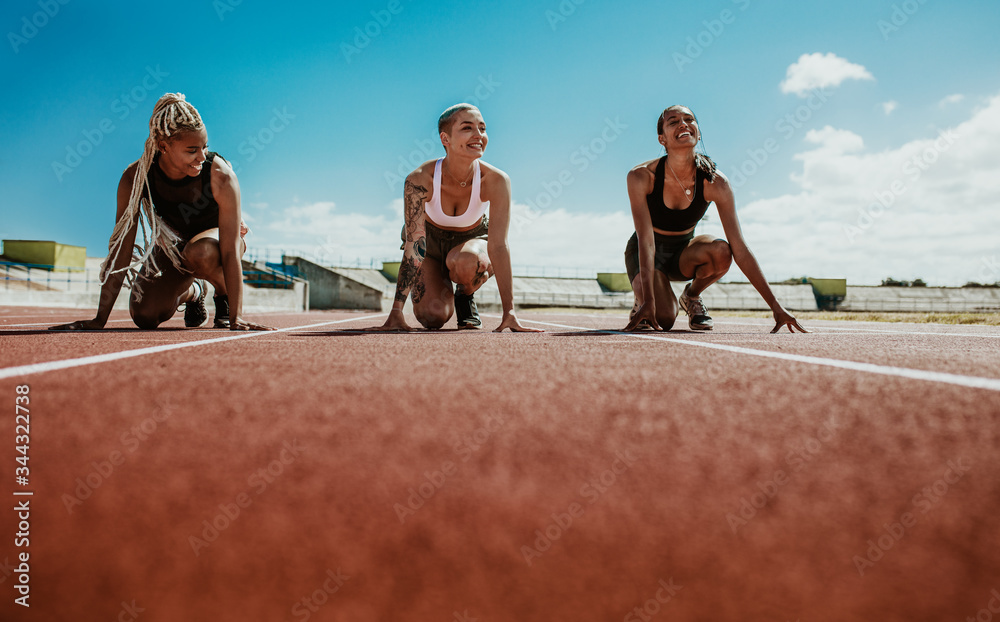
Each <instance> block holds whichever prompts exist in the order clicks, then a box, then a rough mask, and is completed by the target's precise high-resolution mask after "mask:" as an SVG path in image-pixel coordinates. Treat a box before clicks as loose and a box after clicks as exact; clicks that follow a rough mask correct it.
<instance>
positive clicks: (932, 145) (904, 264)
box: [710, 95, 1000, 285]
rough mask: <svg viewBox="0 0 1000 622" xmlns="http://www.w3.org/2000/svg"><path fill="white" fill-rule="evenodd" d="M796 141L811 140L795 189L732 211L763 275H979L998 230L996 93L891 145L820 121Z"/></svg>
mask: <svg viewBox="0 0 1000 622" xmlns="http://www.w3.org/2000/svg"><path fill="white" fill-rule="evenodd" d="M806 140H807V142H808V143H810V144H811V145H812V146H815V148H812V149H809V150H807V151H804V152H802V153H799V154H797V155H796V156H795V159H796V160H797V161H799V162H801V163H802V172H801V174H797V175H793V176H792V179H793V181H794V182H796V183H797V184H798V186H799V189H798V190H797V191H796V192H795V193H792V194H788V195H784V196H777V197H773V198H765V199H761V200H756V201H753V202H751V203H749V204H747V205H745V206H744V207H742V208H741V209H740V219H741V222H742V224H743V231H744V235H745V236H746V239H747V241H748V243H749V244H750V247H751V248H752V249H753V251H754V253H755V254H756V256H757V258H758V259H759V261H760V263H761V266H762V267H763V270H764V274H765V275H767V276H768V278H770V279H783V278H787V277H790V276H801V275H808V276H814V277H842V278H843V277H846V278H847V279H848V282H851V283H856V284H877V283H879V282H880V281H881V280H882V279H883V278H885V277H888V276H893V277H895V278H901V279H908V280H912V279H914V278H918V277H919V278H923V279H924V280H926V281H928V282H929V283H931V284H938V285H962V284H964V283H965V282H967V281H979V280H984V277H983V275H982V274H981V272H982V271H983V266H984V265H985V264H984V262H985V261H986V260H988V259H989V258H991V257H995V256H996V255H997V246H998V245H997V233H996V232H997V231H1000V209H997V207H998V206H1000V176H998V175H996V172H995V162H997V161H998V159H1000V95H998V96H995V97H994V98H992V100H990V101H989V102H988V104H987V105H986V106H985V107H983V108H981V109H978V110H976V111H975V112H974V113H973V114H972V116H971V118H970V119H969V120H967V121H965V122H964V123H961V124H959V125H957V126H956V127H952V128H946V129H944V130H942V131H941V133H940V134H937V135H935V134H928V135H925V136H923V137H921V138H917V139H914V140H911V141H909V142H907V143H905V144H903V145H900V146H899V147H897V148H893V149H887V150H884V151H880V152H868V151H866V150H865V149H864V147H863V141H862V139H861V137H860V136H857V135H856V134H853V133H852V132H847V131H844V130H836V129H834V128H830V127H826V128H823V129H822V130H815V131H812V132H809V133H808V134H807V136H806ZM737 199H739V197H737ZM716 220H717V219H716ZM710 228H714V229H715V230H718V231H719V232H721V228H720V227H719V225H718V224H717V222H713V223H712V225H711V227H710ZM715 230H712V231H711V232H713V233H715V232H716V231H715ZM736 274H737V275H738V273H736ZM987 277H990V278H988V279H986V280H990V281H995V280H997V279H1000V275H996V276H991V275H987Z"/></svg>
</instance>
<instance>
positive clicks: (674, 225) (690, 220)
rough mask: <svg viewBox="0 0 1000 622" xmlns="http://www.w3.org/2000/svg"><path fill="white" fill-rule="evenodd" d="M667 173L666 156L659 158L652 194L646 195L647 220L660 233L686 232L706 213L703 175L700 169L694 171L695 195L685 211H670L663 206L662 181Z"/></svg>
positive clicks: (706, 203) (706, 202) (706, 205)
mask: <svg viewBox="0 0 1000 622" xmlns="http://www.w3.org/2000/svg"><path fill="white" fill-rule="evenodd" d="M666 173H667V156H663V157H662V158H660V161H659V163H657V165H656V176H655V178H654V180H653V192H652V193H651V194H648V195H646V205H647V206H648V207H649V219H650V220H651V221H652V222H653V226H654V227H655V228H657V229H660V230H661V231H687V230H688V229H690V228H691V227H693V226H695V225H696V224H698V221H699V220H701V218H702V216H704V215H705V212H706V211H708V201H706V200H705V192H704V190H705V188H704V186H705V174H704V173H702V172H701V169H698V168H696V169H695V182H694V186H695V193H694V200H693V201H691V205H689V206H687V208H685V209H670V208H669V207H667V206H666V205H664V204H663V180H664V178H665V176H666Z"/></svg>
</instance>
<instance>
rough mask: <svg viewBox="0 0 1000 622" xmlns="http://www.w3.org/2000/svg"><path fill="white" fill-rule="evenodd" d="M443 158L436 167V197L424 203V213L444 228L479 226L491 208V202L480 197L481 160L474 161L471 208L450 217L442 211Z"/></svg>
mask: <svg viewBox="0 0 1000 622" xmlns="http://www.w3.org/2000/svg"><path fill="white" fill-rule="evenodd" d="M442 160H444V158H441V159H440V160H438V161H437V164H435V165H434V191H433V192H434V197H433V198H432V199H431V200H430V201H428V202H426V203H424V213H425V214H427V217H428V218H429V219H430V221H431V222H432V223H434V224H436V225H440V226H442V227H454V228H456V229H460V228H467V227H473V226H475V225H477V224H479V221H480V220H482V218H483V216H484V215H485V214H486V210H487V209H489V207H490V202H489V201H486V202H483V200H482V198H481V197H480V188H481V185H482V184H481V182H482V176H481V174H480V171H479V160H473V161H472V168H473V171H474V172H473V174H472V197H470V198H469V208H468V209H466V210H465V212H464V213H462V214H459V215H458V216H449V215H448V214H445V213H444V210H443V209H441V161H442Z"/></svg>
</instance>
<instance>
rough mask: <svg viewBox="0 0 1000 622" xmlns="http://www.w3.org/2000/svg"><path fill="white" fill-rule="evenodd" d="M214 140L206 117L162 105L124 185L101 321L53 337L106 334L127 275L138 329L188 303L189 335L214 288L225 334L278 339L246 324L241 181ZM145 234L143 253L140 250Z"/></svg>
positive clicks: (179, 105)
mask: <svg viewBox="0 0 1000 622" xmlns="http://www.w3.org/2000/svg"><path fill="white" fill-rule="evenodd" d="M207 137H208V134H207V133H206V130H205V124H204V123H203V122H202V120H201V116H200V115H199V114H198V111H197V110H196V109H195V108H194V106H192V105H191V104H190V103H188V102H187V101H186V100H185V98H184V95H182V94H180V93H167V94H166V95H164V96H163V97H161V98H160V99H159V101H157V102H156V106H155V107H154V108H153V116H152V117H151V118H150V120H149V137H148V138H147V139H146V146H145V150H144V151H143V154H142V157H141V158H140V159H139V160H138V161H137V162H133V163H132V164H131V165H130V166H129V167H128V168H127V169H125V172H124V173H123V174H122V177H121V181H120V182H119V184H118V215H117V217H116V221H115V228H114V231H113V232H112V234H111V241H110V243H109V245H108V257H107V259H105V261H104V264H103V265H102V266H101V298H100V302H99V304H98V309H97V316H96V317H95V318H94V319H92V320H79V321H76V322H71V323H69V324H62V325H60V326H53V327H52V329H53V330H99V329H101V328H104V326H105V324H106V323H107V321H108V316H109V315H110V314H111V309H112V307H113V306H114V303H115V300H116V299H117V298H118V292H119V291H120V290H121V287H122V282H123V281H124V280H125V278H126V276H127V275H129V274H132V275H133V276H132V279H131V281H132V296H131V298H130V301H129V312H130V313H131V315H132V320H133V321H134V322H135V324H136V326H138V327H139V328H145V329H152V328H156V327H157V326H159V325H160V324H162V323H163V322H165V321H167V320H169V319H170V318H171V317H173V315H174V313H175V312H176V311H177V308H178V306H179V305H181V304H186V306H185V312H184V324H185V325H186V326H188V327H196V326H201V325H202V324H204V323H205V321H206V320H207V319H208V313H207V311H206V309H205V291H206V289H205V287H206V286H205V282H204V281H208V282H210V283H212V285H213V286H214V287H215V292H216V297H215V307H216V309H215V322H214V324H215V326H216V327H217V328H230V329H232V330H271V329H269V328H268V327H266V326H260V325H258V324H253V323H251V322H247V321H245V320H243V319H242V317H241V316H240V313H241V310H242V302H243V268H242V264H241V257H242V255H243V253H244V252H245V251H246V244H245V243H244V241H243V236H244V235H245V234H246V233H247V229H246V225H244V224H243V221H242V219H241V213H240V188H239V182H238V181H237V180H236V174H235V173H234V172H233V169H232V167H231V166H230V165H229V163H228V162H226V160H225V159H224V158H222V157H221V156H219V155H218V154H216V153H214V152H210V151H208V138H207ZM140 227H141V228H142V232H143V240H142V244H141V246H139V245H136V244H135V242H136V234H137V232H138V229H139V228H140ZM133 248H135V249H136V252H135V253H134V254H133Z"/></svg>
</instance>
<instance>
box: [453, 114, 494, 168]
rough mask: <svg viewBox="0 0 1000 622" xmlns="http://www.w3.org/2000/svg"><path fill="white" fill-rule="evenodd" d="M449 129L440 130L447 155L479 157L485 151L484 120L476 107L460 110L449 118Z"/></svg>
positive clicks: (487, 139) (487, 140)
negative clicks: (450, 124) (450, 122)
mask: <svg viewBox="0 0 1000 622" xmlns="http://www.w3.org/2000/svg"><path fill="white" fill-rule="evenodd" d="M449 121H452V122H453V123H452V126H451V129H450V130H449V131H446V132H441V144H442V145H444V148H445V151H447V152H448V154H449V155H456V156H464V157H467V158H481V157H483V152H484V151H486V143H487V142H489V138H488V137H487V136H486V122H485V121H483V114H482V113H481V112H479V110H478V109H477V108H470V109H467V110H460V111H458V112H456V113H455V114H454V115H452V117H451V118H450V119H449Z"/></svg>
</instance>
